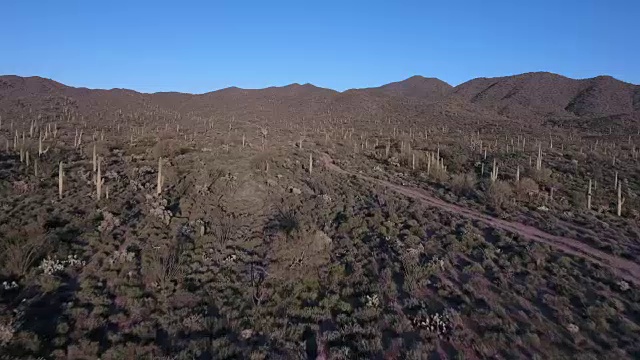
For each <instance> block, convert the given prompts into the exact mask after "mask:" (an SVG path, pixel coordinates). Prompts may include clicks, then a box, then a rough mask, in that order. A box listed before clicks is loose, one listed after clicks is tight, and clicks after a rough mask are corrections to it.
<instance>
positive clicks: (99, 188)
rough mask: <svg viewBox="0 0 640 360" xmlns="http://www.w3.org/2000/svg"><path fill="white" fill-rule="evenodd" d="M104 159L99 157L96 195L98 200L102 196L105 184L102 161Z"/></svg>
mask: <svg viewBox="0 0 640 360" xmlns="http://www.w3.org/2000/svg"><path fill="white" fill-rule="evenodd" d="M101 160H102V159H100V158H98V169H97V171H98V173H97V174H96V197H97V199H98V200H100V198H101V197H102V186H103V185H104V179H103V178H102V170H101V166H100V162H101Z"/></svg>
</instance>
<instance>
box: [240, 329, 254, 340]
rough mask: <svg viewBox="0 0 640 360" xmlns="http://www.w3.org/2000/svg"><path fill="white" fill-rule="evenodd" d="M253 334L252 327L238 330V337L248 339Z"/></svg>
mask: <svg viewBox="0 0 640 360" xmlns="http://www.w3.org/2000/svg"><path fill="white" fill-rule="evenodd" d="M252 336H253V329H244V330H242V331H241V332H240V337H241V338H242V339H243V340H248V339H250V338H251V337H252Z"/></svg>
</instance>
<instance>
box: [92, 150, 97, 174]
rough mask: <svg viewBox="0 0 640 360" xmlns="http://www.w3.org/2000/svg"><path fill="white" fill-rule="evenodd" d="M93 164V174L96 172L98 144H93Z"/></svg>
mask: <svg viewBox="0 0 640 360" xmlns="http://www.w3.org/2000/svg"><path fill="white" fill-rule="evenodd" d="M91 163H92V165H93V172H96V170H97V167H96V144H93V156H92V158H91Z"/></svg>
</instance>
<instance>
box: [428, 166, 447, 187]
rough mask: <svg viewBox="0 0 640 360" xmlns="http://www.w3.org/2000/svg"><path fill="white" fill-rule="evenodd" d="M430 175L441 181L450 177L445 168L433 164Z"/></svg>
mask: <svg viewBox="0 0 640 360" xmlns="http://www.w3.org/2000/svg"><path fill="white" fill-rule="evenodd" d="M429 176H430V177H431V179H433V181H435V182H439V183H442V182H445V181H446V180H447V177H448V175H447V172H446V171H444V169H442V168H439V167H435V166H433V164H432V166H431V172H430V173H429Z"/></svg>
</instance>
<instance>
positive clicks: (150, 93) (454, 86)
mask: <svg viewBox="0 0 640 360" xmlns="http://www.w3.org/2000/svg"><path fill="white" fill-rule="evenodd" d="M528 74H549V75H554V76H559V77H563V78H566V79H570V80H575V81H585V80H594V79H597V78H612V79H614V80H616V81H619V82H622V83H625V84H629V85H632V86H640V84H634V83H631V82H628V81H624V80H621V79H618V78H616V77H614V76H611V75H606V74H602V75H596V76H593V77H587V78H573V77H569V76H566V75H562V74H558V73H554V72H550V71H529V72H523V73H516V74H511V75H501V76H491V77H485V76H480V77H475V78H471V79H469V80H467V81H464V82H461V83H460V84H458V85H451V84H450V83H448V82H446V81H444V80H442V79H440V78H437V77H428V76H424V75H419V74H416V75H412V76H409V77H408V78H405V79H402V80H396V81H392V82H388V83H384V84H382V85H378V86H368V87H354V88H348V89H345V90H342V91H340V90H336V89H332V88H329V87H323V86H318V85H315V84H313V83H309V82H307V83H302V84H301V83H298V82H293V83H289V84H286V85H272V86H267V87H256V88H246V87H245V88H241V87H238V86H235V85H231V86H227V87H221V88H218V89H214V90H210V91H206V92H200V93H192V92H183V91H172V90H167V91H154V92H147V91H140V90H136V89H130V88H125V87H114V88H109V89H107V88H101V87H88V86H76V85H71V84H69V83H63V82H60V81H58V80H55V79H52V78H48V77H44V76H40V75H17V74H0V78H2V77H18V78H23V79H29V78H39V79H44V80H48V81H53V82H55V83H58V84H60V85H63V86H66V87H71V88H75V89H87V90H98V91H112V90H126V91H133V92H136V93H139V94H145V95H154V94H172V93H173V94H184V95H194V96H197V95H206V94H210V93H214V92H218V91H223V90H228V89H238V90H247V91H249V90H267V89H273V88H285V87H289V86H307V85H310V86H313V87H315V88H318V89H323V90H329V91H334V92H337V93H345V92H348V91H353V90H367V89H376V88H381V87H383V86H386V85H390V84H395V83H401V82H404V81H407V80H410V79H413V78H421V79H428V80H438V81H441V82H443V83H445V84H446V85H448V86H450V87H451V88H452V89H453V88H456V87H458V86H461V85H463V84H466V83H468V82H470V81H473V80H478V79H500V78H507V77H515V76H523V75H528Z"/></svg>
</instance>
